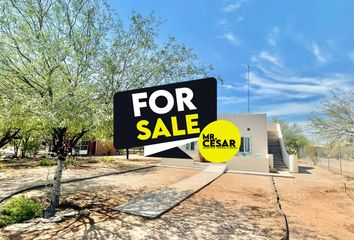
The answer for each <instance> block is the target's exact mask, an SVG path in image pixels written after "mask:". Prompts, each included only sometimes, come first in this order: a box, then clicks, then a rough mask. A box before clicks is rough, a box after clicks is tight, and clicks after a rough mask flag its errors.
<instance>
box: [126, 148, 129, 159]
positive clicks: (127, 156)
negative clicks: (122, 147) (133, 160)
mask: <svg viewBox="0 0 354 240" xmlns="http://www.w3.org/2000/svg"><path fill="white" fill-rule="evenodd" d="M126 154H127V155H126V159H129V148H127V149H126Z"/></svg>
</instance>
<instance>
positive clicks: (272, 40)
mask: <svg viewBox="0 0 354 240" xmlns="http://www.w3.org/2000/svg"><path fill="white" fill-rule="evenodd" d="M278 35H279V28H278V27H274V28H273V29H272V31H270V33H268V35H267V42H268V43H269V44H270V45H272V46H277V38H278Z"/></svg>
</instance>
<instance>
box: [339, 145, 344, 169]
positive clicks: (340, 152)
mask: <svg viewBox="0 0 354 240" xmlns="http://www.w3.org/2000/svg"><path fill="white" fill-rule="evenodd" d="M339 167H340V175H343V170H342V148H341V142H339Z"/></svg>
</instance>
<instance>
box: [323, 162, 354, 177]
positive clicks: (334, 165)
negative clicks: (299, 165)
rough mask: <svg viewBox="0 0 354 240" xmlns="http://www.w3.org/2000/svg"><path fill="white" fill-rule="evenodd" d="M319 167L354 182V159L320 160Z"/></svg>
mask: <svg viewBox="0 0 354 240" xmlns="http://www.w3.org/2000/svg"><path fill="white" fill-rule="evenodd" d="M318 166H320V167H322V168H325V169H327V170H328V171H331V172H332V173H334V174H341V175H343V176H344V177H347V178H351V179H353V180H354V159H341V160H339V159H335V158H322V157H320V158H319V161H318Z"/></svg>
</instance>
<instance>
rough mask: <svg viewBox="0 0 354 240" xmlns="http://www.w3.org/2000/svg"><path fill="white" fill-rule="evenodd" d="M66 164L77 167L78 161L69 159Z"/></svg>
mask: <svg viewBox="0 0 354 240" xmlns="http://www.w3.org/2000/svg"><path fill="white" fill-rule="evenodd" d="M65 164H66V165H75V164H76V160H75V159H73V158H68V159H66V161H65Z"/></svg>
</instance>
